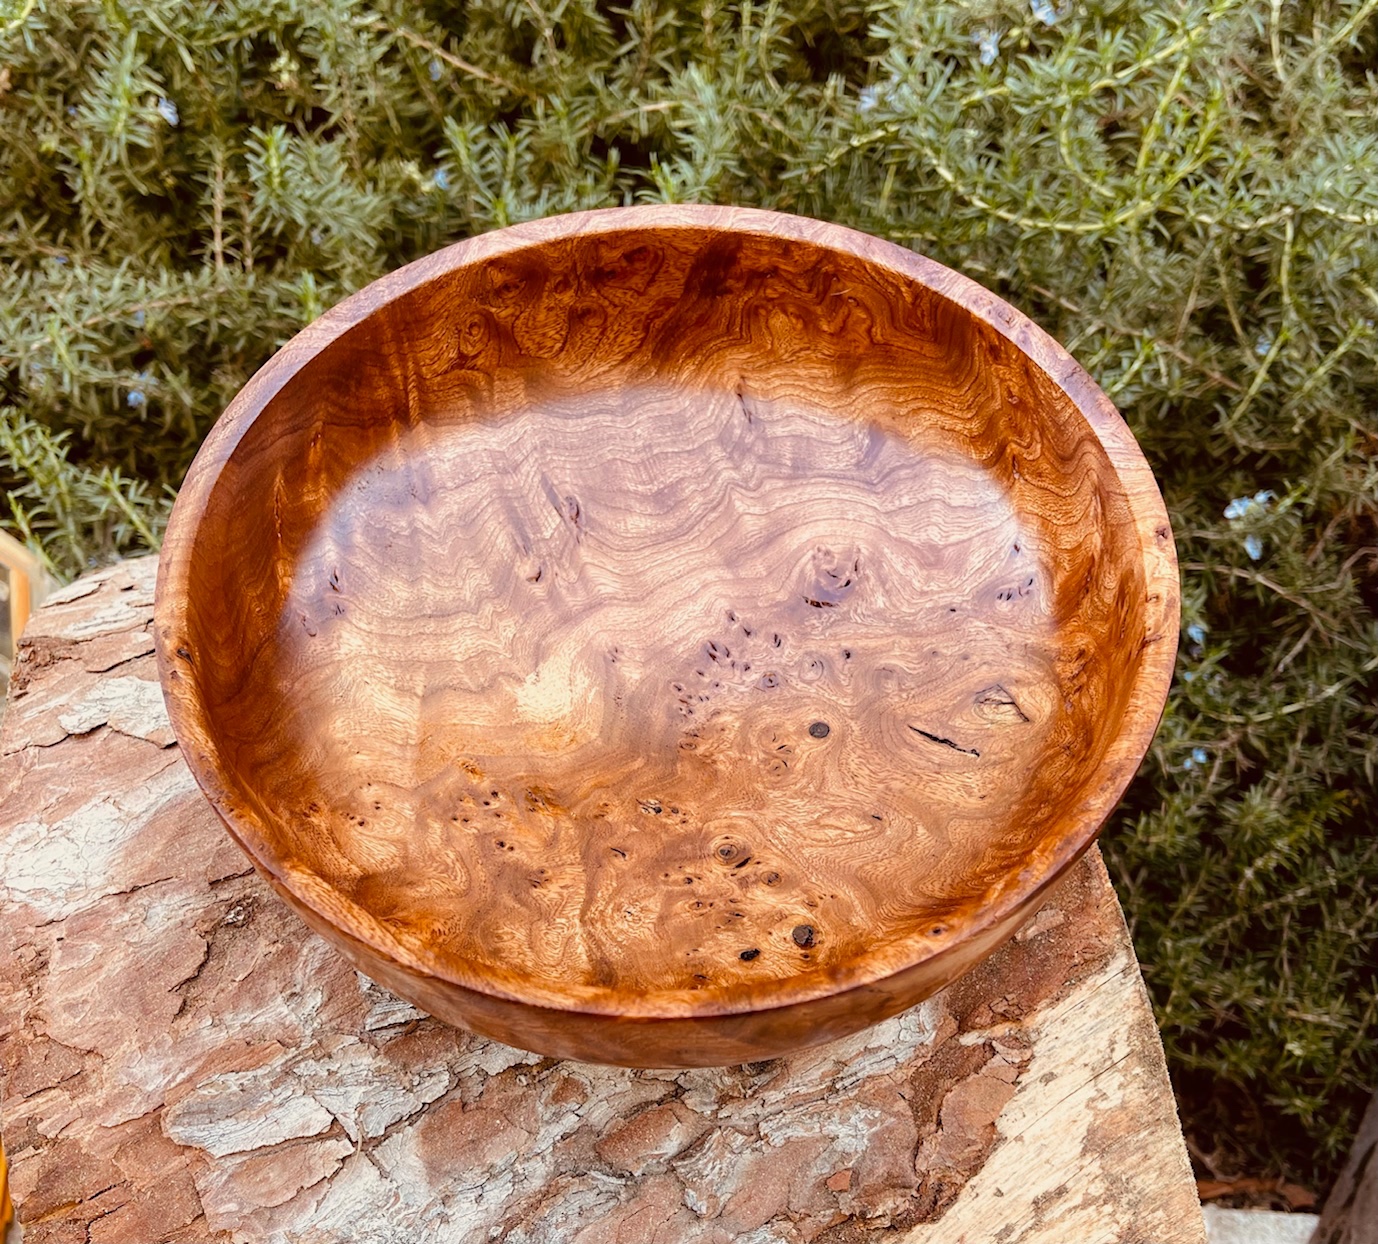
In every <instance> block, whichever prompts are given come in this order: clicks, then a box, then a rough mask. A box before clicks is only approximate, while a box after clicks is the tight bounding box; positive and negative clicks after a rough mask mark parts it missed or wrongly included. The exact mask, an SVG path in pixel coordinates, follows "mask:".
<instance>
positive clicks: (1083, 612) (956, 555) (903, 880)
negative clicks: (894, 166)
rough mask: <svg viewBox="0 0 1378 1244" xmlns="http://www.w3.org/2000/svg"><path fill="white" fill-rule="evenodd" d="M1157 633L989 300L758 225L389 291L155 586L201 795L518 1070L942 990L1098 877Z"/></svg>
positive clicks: (256, 450)
mask: <svg viewBox="0 0 1378 1244" xmlns="http://www.w3.org/2000/svg"><path fill="white" fill-rule="evenodd" d="M1177 615H1178V601H1177V577H1176V564H1175V559H1174V551H1173V546H1172V539H1171V533H1170V530H1169V527H1168V522H1167V517H1166V514H1165V512H1164V509H1163V505H1162V501H1161V498H1160V497H1159V495H1158V491H1157V488H1156V486H1155V484H1154V482H1153V478H1152V475H1151V473H1150V471H1149V469H1148V467H1147V465H1146V463H1145V462H1144V460H1143V458H1142V455H1141V454H1140V453H1139V451H1138V448H1137V446H1136V445H1135V443H1134V441H1133V438H1132V437H1131V436H1130V434H1129V432H1128V430H1127V428H1126V427H1125V425H1124V423H1123V422H1122V420H1121V419H1120V418H1119V416H1118V415H1117V414H1116V412H1115V411H1114V409H1113V407H1112V406H1111V405H1110V403H1109V402H1108V401H1107V400H1106V399H1105V397H1104V396H1103V395H1102V394H1101V393H1100V391H1099V390H1098V389H1097V388H1096V387H1095V386H1094V385H1093V384H1092V383H1091V381H1090V380H1089V379H1088V378H1087V376H1086V375H1085V373H1084V372H1082V371H1081V370H1080V369H1079V368H1078V367H1077V366H1076V364H1075V363H1073V362H1072V360H1071V359H1070V358H1069V357H1068V356H1067V355H1066V354H1065V353H1064V352H1063V351H1062V350H1061V349H1060V348H1059V347H1058V346H1057V345H1056V344H1055V343H1053V342H1052V341H1051V340H1050V339H1049V338H1048V337H1047V336H1046V335H1045V334H1043V333H1042V332H1040V331H1039V330H1038V329H1037V328H1036V327H1035V326H1034V325H1032V324H1031V323H1030V322H1029V321H1028V320H1027V319H1025V318H1024V317H1023V316H1021V315H1019V314H1018V313H1017V312H1015V311H1013V310H1012V309H1011V308H1010V307H1008V306H1007V305H1005V304H1004V303H1002V302H1000V301H999V300H998V299H996V298H995V297H993V296H992V295H991V294H989V293H987V292H986V291H984V290H982V289H980V288H979V287H977V286H975V285H973V284H972V283H971V282H969V281H967V280H965V279H964V278H962V277H959V276H957V275H956V274H954V273H952V272H949V271H947V270H946V269H943V268H941V267H939V266H938V265H936V264H933V263H931V262H929V261H927V260H924V259H922V258H919V257H918V256H915V255H913V254H910V253H909V252H907V251H903V250H901V249H899V248H897V247H894V246H892V245H890V244H888V243H884V242H880V241H878V240H876V239H872V238H869V237H866V236H864V235H860V234H857V233H853V232H851V231H848V230H844V229H840V228H837V227H834V226H829V225H822V224H818V223H816V222H812V221H806V220H800V219H796V218H791V217H785V216H779V215H774V214H771V213H762V212H756V211H746V210H738V209H722V208H703V207H693V208H685V207H673V208H654V209H651V208H647V209H627V210H617V211H610V212H596V213H589V214H584V215H579V216H570V217H562V218H557V219H552V220H548V221H542V222H538V223H535V224H530V225H523V226H519V227H516V228H513V229H508V230H503V231H502V232H500V233H496V234H491V235H487V236H484V237H480V238H475V239H472V240H470V241H468V242H465V243H461V244H460V245H458V246H455V247H451V248H450V249H448V250H446V251H443V252H441V253H439V254H437V255H434V256H432V257H430V258H428V259H426V260H423V261H421V262H419V263H416V264H413V265H411V266H410V267H408V268H405V269H403V270H402V271H400V272H397V273H394V274H393V275H392V276H390V277H387V278H384V279H383V280H381V281H379V282H377V283H375V284H374V285H372V286H370V287H368V288H367V289H365V290H363V291H362V292H360V293H359V294H358V295H356V296H355V297H353V298H351V299H349V300H347V301H346V302H345V303H343V304H341V305H340V306H339V307H337V308H336V309H335V310H333V311H331V312H330V313H328V314H327V315H325V316H323V317H322V318H321V319H320V320H319V321H317V322H316V323H315V324H313V325H312V326H311V327H310V328H309V329H308V330H307V331H306V332H304V333H302V334H301V335H300V336H299V337H297V338H296V339H294V340H293V341H292V342H291V343H289V344H288V345H287V346H286V347H285V348H284V349H283V350H282V351H281V352H280V353H279V354H278V355H277V356H276V357H275V358H274V359H273V360H272V361H271V362H270V363H269V364H268V365H267V366H266V367H265V368H264V369H263V370H262V371H261V372H260V373H259V374H258V375H257V376H256V377H255V378H254V379H253V380H252V381H251V382H250V384H249V385H247V386H246V387H245V389H244V390H243V392H242V393H241V394H240V395H239V397H238V398H236V400H235V401H234V403H233V404H232V405H231V407H230V409H229V410H228V411H227V412H226V414H225V416H224V418H223V419H222V420H221V421H220V423H219V424H217V426H216V428H215V429H214V431H213V432H212V434H211V436H210V437H209V438H208V440H207V441H206V444H205V445H204V447H203V448H202V451H201V453H200V454H199V455H198V457H197V460H196V462H195V464H194V465H193V467H192V470H191V472H190V474H189V475H188V477H187V481H186V484H185V486H184V488H183V491H182V493H181V496H180V498H179V500H178V503H177V507H176V510H175V511H174V514H173V517H172V521H171V523H170V525H169V528H168V533H167V539H166V543H165V546H164V552H163V556H162V565H161V572H160V580H159V588H158V599H157V627H156V630H157V638H158V645H159V647H158V651H159V668H160V672H161V677H162V680H163V686H164V690H165V692H166V695H167V699H168V708H169V712H170V714H171V717H172V721H173V725H174V728H175V730H176V732H177V736H178V739H179V740H180V742H181V743H182V745H183V749H184V752H185V754H186V756H187V760H188V763H189V765H190V766H191V769H192V772H193V773H194V774H195V776H196V778H197V780H198V781H199V782H200V783H201V785H202V787H203V789H204V790H205V791H206V793H207V795H208V796H209V797H210V800H211V802H212V803H213V804H214V806H215V807H216V809H217V811H218V812H219V813H220V815H221V816H222V818H223V819H224V821H225V823H226V824H227V826H228V827H229V829H230V831H231V833H232V834H233V835H234V836H235V838H236V839H237V840H238V841H239V842H240V844H241V845H242V846H243V847H244V848H245V850H246V851H247V852H248V854H249V855H250V857H251V858H252V859H253V860H254V862H255V863H256V864H257V865H258V866H259V868H260V869H261V870H262V871H263V873H264V875H265V876H266V877H267V878H268V879H269V880H270V881H271V882H272V884H273V886H274V888H275V889H276V890H277V892H278V893H279V894H281V895H282V896H283V898H284V899H286V900H287V902H289V903H290V904H291V905H292V906H293V907H294V908H296V910H297V911H298V912H300V913H301V915H302V916H303V917H304V918H305V919H306V920H307V922H308V923H310V924H311V925H312V927H314V928H316V929H317V930H318V931H319V932H321V933H322V934H323V935H324V936H326V937H327V938H329V939H330V940H332V941H333V942H334V943H335V944H336V945H337V946H339V947H340V948H341V949H343V950H344V951H345V952H346V953H347V954H348V955H349V956H350V957H351V958H352V959H353V960H354V961H355V962H356V963H357V964H358V965H359V966H360V967H361V968H362V969H363V970H365V971H366V972H368V973H369V974H370V975H371V976H373V977H374V978H375V979H378V980H380V981H382V982H384V983H386V984H387V985H389V986H390V987H391V988H392V989H394V990H396V991H397V992H398V993H400V994H402V995H404V996H406V997H408V998H410V999H412V1000H414V1001H416V1002H417V1003H418V1004H419V1005H421V1006H423V1007H425V1008H426V1009H427V1010H430V1011H432V1012H433V1013H435V1014H436V1015H439V1016H442V1017H444V1018H447V1019H450V1020H452V1021H454V1022H457V1023H460V1024H463V1025H466V1026H469V1027H472V1028H474V1029H475V1030H477V1031H479V1032H481V1033H484V1034H486V1035H489V1036H494V1037H497V1038H500V1039H502V1040H504V1041H508V1042H511V1043H513V1044H517V1045H521V1046H524V1047H526V1048H529V1049H534V1050H538V1051H541V1052H545V1053H552V1054H558V1055H562V1056H567V1057H576V1058H583V1059H590V1060H606V1061H613V1062H624V1063H628V1064H632V1065H696V1064H714V1063H730V1062H741V1061H745V1060H749V1059H756V1058H761V1057H766V1056H770V1055H774V1054H778V1053H780V1052H782V1051H785V1050H789V1049H792V1048H796V1047H799V1046H802V1045H806V1044H810V1043H814V1042H819V1041H824V1040H827V1039H829V1038H833V1037H837V1036H839V1035H841V1034H844V1033H847V1032H852V1031H855V1030H857V1029H858V1028H860V1027H862V1026H864V1025H865V1024H868V1023H872V1022H875V1021H878V1020H880V1019H883V1018H885V1017H886V1016H889V1015H893V1014H895V1013H897V1012H898V1011H900V1010H903V1009H904V1008H906V1007H908V1006H910V1005H912V1004H913V1003H915V1002H916V1001H918V1000H919V999H921V998H923V997H926V996H927V995H929V994H931V993H932V992H933V991H934V990H936V989H938V988H940V987H941V986H942V985H943V984H945V983H946V982H947V981H949V980H952V979H953V978H954V977H956V976H957V975H958V974H960V973H961V972H962V971H964V970H965V969H967V968H968V967H970V966H971V964H972V963H974V962H975V961H976V960H978V959H979V958H981V957H982V956H983V955H985V954H987V953H989V952H990V950H992V949H993V948H994V947H995V946H997V945H998V944H999V943H1000V942H1001V941H1002V940H1003V939H1004V938H1006V937H1007V936H1008V935H1009V934H1010V933H1011V932H1013V930H1014V929H1015V928H1016V927H1017V925H1018V923H1019V922H1020V920H1022V919H1023V918H1024V917H1025V916H1026V915H1027V914H1028V912H1029V911H1030V910H1031V909H1032V907H1033V905H1035V904H1036V903H1037V902H1038V901H1039V898H1040V896H1041V895H1042V894H1043V893H1044V891H1045V889H1046V887H1047V886H1048V885H1049V884H1050V883H1051V882H1052V881H1053V879H1054V878H1056V877H1057V876H1058V875H1059V874H1060V873H1061V872H1062V871H1063V870H1064V869H1065V868H1066V867H1067V866H1068V865H1069V864H1070V863H1071V862H1072V861H1073V860H1074V859H1075V858H1076V857H1077V856H1078V855H1079V854H1080V853H1081V852H1082V851H1083V850H1084V849H1085V848H1086V846H1087V845H1088V844H1089V843H1090V842H1091V841H1092V839H1093V838H1094V836H1095V834H1096V832H1097V831H1098V829H1099V827H1100V824H1101V822H1102V821H1103V819H1104V818H1105V816H1106V815H1107V813H1108V812H1109V810H1110V809H1111V808H1112V807H1113V806H1114V803H1115V801H1116V800H1117V799H1118V798H1119V795H1120V793H1121V792H1122V791H1123V789H1124V787H1125V785H1126V784H1127V782H1128V780H1129V778H1130V777H1131V775H1132V774H1133V772H1134V769H1135V767H1136V766H1137V764H1138V762H1139V760H1140V759H1141V758H1142V755H1143V753H1144V750H1145V749H1146V747H1147V746H1148V742H1149V740H1150V738H1151V736H1152V733H1153V730H1154V728H1155V726H1156V724H1157V720H1158V716H1159V714H1160V712H1161V708H1162V704H1163V699H1164V696H1165V694H1166V689H1167V684H1168V680H1169V677H1170V672H1171V667H1172V660H1173V655H1174V650H1175V639H1176V629H1177Z"/></svg>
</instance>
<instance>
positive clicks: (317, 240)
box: [311, 229, 325, 246]
mask: <svg viewBox="0 0 1378 1244" xmlns="http://www.w3.org/2000/svg"><path fill="white" fill-rule="evenodd" d="M324 241H325V234H323V233H322V232H321V231H320V230H319V229H312V230H311V245H312V246H319V245H320V244H321V243H322V242H324Z"/></svg>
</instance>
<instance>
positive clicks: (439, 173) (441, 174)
mask: <svg viewBox="0 0 1378 1244" xmlns="http://www.w3.org/2000/svg"><path fill="white" fill-rule="evenodd" d="M431 180H432V181H434V182H435V188H436V189H437V190H440V191H445V190H448V189H449V188H450V175H449V173H447V172H446V171H445V170H444V169H443V168H438V169H436V170H435V176H434V177H433V178H432V179H431Z"/></svg>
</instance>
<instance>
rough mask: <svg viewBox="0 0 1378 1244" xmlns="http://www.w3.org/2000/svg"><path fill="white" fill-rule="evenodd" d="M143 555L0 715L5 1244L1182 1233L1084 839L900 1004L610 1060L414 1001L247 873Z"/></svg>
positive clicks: (1186, 1184) (67, 632)
mask: <svg viewBox="0 0 1378 1244" xmlns="http://www.w3.org/2000/svg"><path fill="white" fill-rule="evenodd" d="M154 572H155V564H154V561H153V560H152V559H145V560H142V561H137V562H128V563H125V564H123V565H120V566H117V567H114V568H112V569H109V570H105V571H102V572H100V573H98V574H95V575H92V576H89V577H87V578H85V579H83V580H81V581H79V582H78V583H76V584H74V585H73V586H72V587H70V588H68V589H66V590H64V591H62V592H60V593H58V594H57V595H55V596H54V597H52V598H51V599H50V601H49V603H48V604H47V605H46V606H45V607H44V608H43V609H41V610H40V611H39V612H38V613H37V614H36V615H35V616H34V618H33V620H32V621H31V623H30V626H29V630H28V633H27V635H26V638H25V640H24V644H23V648H22V651H21V654H20V659H19V661H18V663H17V665H16V669H15V677H14V683H13V688H12V693H13V699H12V703H11V706H10V709H9V711H8V714H7V716H6V719H5V723H4V733H3V737H2V738H0V922H2V923H3V927H4V933H5V937H6V940H5V945H6V946H7V947H8V948H9V950H8V953H7V955H6V956H5V957H4V959H3V961H0V1063H2V1064H3V1067H4V1072H5V1081H4V1097H3V1103H2V1104H0V1124H2V1125H3V1130H4V1136H5V1142H6V1147H7V1148H8V1150H9V1152H10V1159H11V1164H12V1170H11V1176H12V1187H13V1191H14V1196H15V1202H16V1205H17V1206H18V1210H19V1216H20V1219H21V1221H22V1222H23V1224H24V1229H25V1239H26V1241H28V1242H29V1244H56V1242H59V1241H61V1242H66V1241H82V1242H85V1241H90V1242H91V1244H116V1242H119V1241H129V1242H130V1244H135V1242H137V1244H148V1242H149V1241H153V1240H158V1241H166V1242H171V1241H196V1242H197V1244H206V1242H209V1241H214V1242H216V1244H222V1242H223V1244H228V1242H229V1241H253V1242H254V1244H261V1242H263V1241H287V1240H293V1241H299V1242H300V1244H327V1242H334V1241H347V1240H348V1241H354V1240H369V1241H374V1242H378V1244H384V1242H396V1244H402V1242H410V1241H432V1240H445V1241H459V1240H465V1241H467V1240H498V1239H501V1240H506V1241H510V1242H511V1244H545V1242H549V1244H556V1242H558V1244H654V1242H664V1244H727V1242H728V1241H743V1242H750V1244H768V1242H771V1244H774V1242H780V1244H804V1242H806V1241H817V1242H819V1244H862V1242H864V1241H869V1240H873V1239H874V1240H876V1241H879V1240H885V1241H887V1242H893V1241H907V1242H908V1244H937V1242H938V1241H942V1242H943V1244H959V1242H961V1241H969V1242H971V1244H978V1242H979V1244H985V1242H986V1241H995V1240H999V1241H1006V1242H1008V1244H1035V1242H1042V1241H1046V1242H1048V1244H1066V1241H1070V1240H1075V1241H1078V1242H1079V1244H1095V1242H1097V1241H1105V1242H1107V1244H1108V1242H1111V1241H1136V1242H1138V1244H1202V1242H1203V1241H1204V1238H1205V1237H1204V1229H1203V1226H1202V1220H1201V1213H1200V1209H1199V1206H1198V1204H1197V1201H1196V1196H1195V1189H1194V1185H1193V1183H1192V1179H1191V1172H1190V1169H1189V1167H1188V1163H1187V1157H1186V1153H1185V1149H1184V1147H1183V1144H1182V1138H1181V1134H1180V1132H1179V1130H1178V1125H1177V1118H1176V1113H1175V1109H1174V1105H1173V1100H1172V1096H1171V1092H1170V1090H1169V1086H1168V1081H1167V1076H1166V1071H1165V1068H1164V1064H1163V1056H1162V1049H1161V1045H1160V1043H1159V1039H1158V1035H1157V1031H1156V1029H1155V1028H1154V1025H1153V1019H1152V1015H1151V1013H1150V1011H1149V1007H1148V1002H1147V998H1146V995H1145V993H1144V989H1143V985H1142V982H1141V979H1140V976H1139V973H1138V967H1137V964H1136V962H1135V959H1134V955H1133V951H1132V949H1131V947H1130V942H1129V938H1128V935H1127V932H1126V929H1125V926H1124V921H1123V919H1122V917H1121V914H1120V911H1119V907H1118V904H1117V903H1116V900H1115V896H1114V892H1113V890H1112V889H1111V886H1110V883H1109V880H1108V878H1107V876H1106V873H1105V869H1104V866H1103V865H1102V864H1101V862H1100V859H1099V856H1098V854H1097V853H1096V852H1095V850H1094V849H1093V850H1092V851H1091V852H1090V853H1089V854H1088V855H1087V857H1086V858H1085V859H1084V860H1083V861H1082V862H1081V863H1080V864H1079V865H1078V866H1077V867H1076V868H1075V869H1074V870H1073V871H1072V872H1071V874H1069V876H1068V877H1067V878H1066V879H1065V880H1064V881H1063V882H1062V883H1061V884H1060V886H1059V888H1058V889H1057V890H1056V891H1055V892H1054V894H1053V895H1052V897H1051V898H1050V900H1049V901H1048V903H1047V904H1046V905H1045V906H1044V907H1043V909H1042V910H1041V911H1040V912H1039V913H1038V914H1037V915H1036V916H1035V917H1034V918H1033V920H1031V921H1030V922H1029V923H1028V924H1027V925H1026V926H1025V928H1024V929H1023V931H1022V932H1021V933H1019V934H1018V935H1017V937H1016V938H1015V940H1014V941H1013V942H1011V943H1010V944H1009V945H1008V946H1006V947H1005V948H1004V949H1002V950H1001V951H999V952H998V953H997V954H996V955H994V956H993V957H992V958H991V959H989V960H987V961H986V962H984V963H983V964H981V965H980V966H978V967H977V968H976V969H975V970H973V971H972V972H970V973H969V974H967V975H966V976H965V977H963V978H962V979H960V980H959V981H958V982H956V983H955V984H954V985H952V986H950V987H949V988H947V989H946V990H944V991H943V992H941V993H939V994H937V995H935V996H934V997H933V998H931V999H930V1000H929V1001H927V1002H925V1003H923V1004H922V1005H921V1006H919V1007H916V1008H915V1009H913V1010H911V1011H908V1012H906V1013H905V1014H903V1015H900V1016H898V1017H897V1018H895V1019H892V1020H889V1021H887V1022H885V1023H883V1024H881V1025H879V1026H878V1027H875V1028H872V1029H869V1030H867V1031H865V1032H862V1033H860V1034H858V1035H856V1036H854V1037H850V1038H848V1039H846V1040H843V1041H838V1042H835V1043H833V1044H831V1045H825V1046H820V1047H818V1048H816V1049H813V1050H810V1051H807V1052H805V1053H803V1054H800V1055H798V1056H796V1057H792V1058H788V1059H777V1060H773V1061H767V1062H761V1063H752V1064H747V1065H745V1066H740V1067H733V1068H728V1069H701V1070H692V1071H678V1072H676V1071H636V1070H628V1069H625V1068H613V1067H604V1066H595V1065H591V1064H584V1063H573V1062H560V1061H556V1060H553V1059H548V1058H540V1057H538V1056H536V1055H534V1054H526V1053H524V1052H522V1051H520V1050H516V1049H511V1048H508V1047H506V1046H502V1045H499V1044H496V1043H494V1042H491V1041H487V1040H483V1039H480V1038H478V1037H475V1036H472V1035H470V1034H468V1033H465V1032H462V1031H460V1030H458V1029H455V1028H451V1027H449V1026H447V1025H445V1024H443V1023H441V1022H439V1021H437V1020H434V1019H431V1018H429V1017H427V1016H426V1015H424V1014H422V1013H421V1012H419V1011H417V1010H416V1009H414V1008H413V1007H411V1006H410V1005H408V1004H406V1003H404V1002H401V1001H399V1000H398V999H397V998H395V997H393V996H392V995H390V994H388V993H387V992H386V991H384V990H382V989H380V988H379V987H378V986H377V985H375V984H374V983H373V982H371V981H369V980H367V979H365V978H364V977H362V976H360V975H358V974H357V973H356V972H355V971H354V970H352V969H351V968H350V967H349V966H348V965H347V964H346V963H345V961H344V960H343V959H341V958H340V957H339V956H338V955H337V954H336V953H335V952H334V951H333V950H331V949H330V948H329V947H328V946H327V945H326V944H325V943H324V942H323V941H321V940H320V939H319V938H317V937H315V936H314V935H312V934H310V933H308V932H307V930H306V929H305V928H304V927H303V926H302V925H301V924H300V923H299V921H298V920H297V918H296V917H295V916H293V915H292V914H291V913H290V912H289V911H288V910H287V908H286V907H284V906H283V904H282V903H280V902H279V901H278V900H277V899H276V898H275V897H274V896H273V894H272V893H271V891H270V890H269V889H268V888H267V886H266V885H265V884H264V883H263V882H262V881H260V880H259V878H258V877H257V876H256V875H255V874H254V873H253V872H252V871H251V870H250V868H249V867H248V864H247V862H246V860H245V858H244V856H243V855H242V854H241V852H240V851H239V850H238V848H237V847H235V845H234V844H233V842H231V840H230V839H229V837H228V835H227V834H226V833H225V831H224V830H223V828H222V827H221V826H220V824H219V822H218V821H217V820H216V818H215V816H214V814H213V813H212V812H211V809H210V807H209V805H208V804H207V803H206V801H205V799H204V798H203V797H202V795H201V793H200V792H199V790H198V789H197V788H196V786H195V785H194V783H193V782H192V779H191V776H190V774H189V772H188V771H187V768H186V766H185V765H184V764H183V762H182V759H181V756H180V754H179V752H178V750H177V747H176V745H175V743H174V741H173V737H172V733H171V731H170V729H169V727H168V723H167V719H166V717H165V715H164V711H163V703H162V696H161V693H160V690H159V687H158V683H157V681H156V675H155V671H154V665H153V657H152V655H151V654H152V651H153V639H152V634H151V630H150V625H151V618H152V602H153V581H154Z"/></svg>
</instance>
